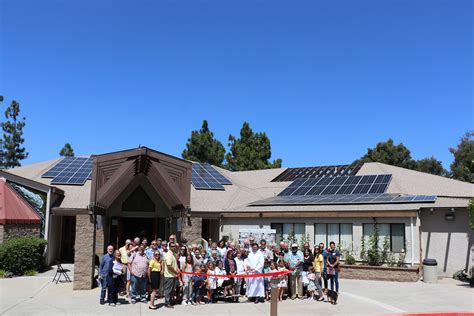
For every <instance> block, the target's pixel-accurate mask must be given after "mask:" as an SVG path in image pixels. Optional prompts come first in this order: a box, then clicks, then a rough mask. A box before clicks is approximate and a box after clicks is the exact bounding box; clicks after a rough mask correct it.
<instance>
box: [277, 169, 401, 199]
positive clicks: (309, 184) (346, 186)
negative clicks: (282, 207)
mask: <svg viewBox="0 0 474 316" xmlns="http://www.w3.org/2000/svg"><path fill="white" fill-rule="evenodd" d="M391 179H392V175H391V174H381V175H370V176H348V177H331V178H300V179H296V180H295V181H293V183H291V184H290V185H289V186H288V187H287V188H286V189H284V190H283V191H282V192H281V193H280V194H278V195H279V196H294V195H304V196H306V195H309V196H312V195H332V194H335V195H340V194H380V193H385V191H386V190H387V187H388V185H389V184H390V180H391Z"/></svg>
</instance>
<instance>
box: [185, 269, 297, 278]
mask: <svg viewBox="0 0 474 316" xmlns="http://www.w3.org/2000/svg"><path fill="white" fill-rule="evenodd" d="M291 272H292V271H289V270H287V271H278V272H271V273H251V274H224V275H222V274H207V273H195V272H184V271H180V272H179V273H181V274H188V275H197V276H205V277H216V278H228V279H232V278H260V277H275V276H281V275H285V274H288V273H291Z"/></svg>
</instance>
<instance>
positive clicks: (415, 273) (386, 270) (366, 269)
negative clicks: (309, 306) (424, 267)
mask: <svg viewBox="0 0 474 316" xmlns="http://www.w3.org/2000/svg"><path fill="white" fill-rule="evenodd" d="M420 270H421V269H420V267H419V266H413V267H409V268H398V267H374V266H365V265H343V266H341V271H340V272H339V278H341V279H356V280H378V281H399V282H416V281H418V280H419V279H420Z"/></svg>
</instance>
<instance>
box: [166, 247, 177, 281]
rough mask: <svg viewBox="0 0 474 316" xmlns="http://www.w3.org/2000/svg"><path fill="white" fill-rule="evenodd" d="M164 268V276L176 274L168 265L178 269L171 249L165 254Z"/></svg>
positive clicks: (173, 276)
mask: <svg viewBox="0 0 474 316" xmlns="http://www.w3.org/2000/svg"><path fill="white" fill-rule="evenodd" d="M164 264H165V268H164V277H165V278H175V277H177V276H178V274H177V273H176V272H174V271H172V270H171V269H170V268H169V267H173V268H174V270H177V269H178V263H177V262H176V257H175V255H174V253H173V252H172V251H171V250H168V251H167V252H166V254H165V261H164Z"/></svg>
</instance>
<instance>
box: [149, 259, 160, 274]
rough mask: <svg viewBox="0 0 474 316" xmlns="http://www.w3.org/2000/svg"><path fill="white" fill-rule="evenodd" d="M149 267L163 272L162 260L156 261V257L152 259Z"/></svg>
mask: <svg viewBox="0 0 474 316" xmlns="http://www.w3.org/2000/svg"><path fill="white" fill-rule="evenodd" d="M149 267H150V268H151V271H152V272H161V262H159V261H156V260H155V259H151V260H150V264H149Z"/></svg>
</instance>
